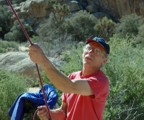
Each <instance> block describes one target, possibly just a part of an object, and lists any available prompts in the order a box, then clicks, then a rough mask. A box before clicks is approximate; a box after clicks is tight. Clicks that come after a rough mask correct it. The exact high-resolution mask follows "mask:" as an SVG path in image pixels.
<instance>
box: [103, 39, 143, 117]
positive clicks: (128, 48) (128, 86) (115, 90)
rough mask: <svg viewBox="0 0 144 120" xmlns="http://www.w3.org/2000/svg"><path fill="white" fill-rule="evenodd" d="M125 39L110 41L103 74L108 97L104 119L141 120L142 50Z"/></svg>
mask: <svg viewBox="0 0 144 120" xmlns="http://www.w3.org/2000/svg"><path fill="white" fill-rule="evenodd" d="M128 41H129V40H128V39H119V38H115V37H114V38H112V39H111V41H110V45H111V55H110V62H109V63H108V64H107V65H106V66H105V72H106V74H107V75H108V76H109V78H110V96H109V98H108V102H107V106H106V109H105V119H108V120H109V119H110V120H111V119H112V120H132V119H133V120H141V119H142V118H143V117H144V114H143V113H144V101H143V100H144V97H143V94H144V90H143V86H144V68H143V67H142V66H143V59H144V58H143V57H142V55H143V54H144V52H143V50H140V49H139V48H134V47H133V45H132V44H131V43H129V42H128Z"/></svg>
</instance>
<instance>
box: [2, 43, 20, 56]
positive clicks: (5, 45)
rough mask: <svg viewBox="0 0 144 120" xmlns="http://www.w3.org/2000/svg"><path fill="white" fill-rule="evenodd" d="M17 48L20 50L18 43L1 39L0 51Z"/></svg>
mask: <svg viewBox="0 0 144 120" xmlns="http://www.w3.org/2000/svg"><path fill="white" fill-rule="evenodd" d="M16 50H18V44H17V43H16V42H8V41H2V40H0V53H5V52H8V51H16Z"/></svg>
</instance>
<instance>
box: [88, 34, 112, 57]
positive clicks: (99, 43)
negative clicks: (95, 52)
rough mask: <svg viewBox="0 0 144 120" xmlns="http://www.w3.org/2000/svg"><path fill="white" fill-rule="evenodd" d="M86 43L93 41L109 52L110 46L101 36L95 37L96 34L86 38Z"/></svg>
mask: <svg viewBox="0 0 144 120" xmlns="http://www.w3.org/2000/svg"><path fill="white" fill-rule="evenodd" d="M86 43H87V44H88V43H93V44H98V45H100V46H102V47H103V48H104V50H105V52H106V54H109V53H110V47H109V45H108V44H107V43H106V42H105V40H104V39H103V38H100V37H96V36H91V37H90V38H88V39H87V40H86Z"/></svg>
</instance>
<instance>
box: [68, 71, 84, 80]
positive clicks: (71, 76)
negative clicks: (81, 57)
mask: <svg viewBox="0 0 144 120" xmlns="http://www.w3.org/2000/svg"><path fill="white" fill-rule="evenodd" d="M80 73H81V71H76V72H72V73H71V74H69V76H68V77H69V78H70V79H74V78H75V77H76V76H79V75H80Z"/></svg>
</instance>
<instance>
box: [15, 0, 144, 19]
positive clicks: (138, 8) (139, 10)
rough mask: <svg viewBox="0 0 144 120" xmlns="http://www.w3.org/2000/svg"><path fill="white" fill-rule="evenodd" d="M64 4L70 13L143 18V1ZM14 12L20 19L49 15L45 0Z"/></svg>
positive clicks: (83, 0)
mask: <svg viewBox="0 0 144 120" xmlns="http://www.w3.org/2000/svg"><path fill="white" fill-rule="evenodd" d="M65 3H66V4H68V5H69V6H70V10H71V12H77V11H79V10H87V11H88V12H90V13H94V14H97V13H98V14H99V13H102V14H107V16H111V17H112V18H114V19H119V18H120V17H122V16H123V15H127V14H131V13H136V14H137V15H142V16H144V1H143V0H65ZM16 10H17V11H18V12H19V16H20V17H21V18H25V17H35V18H44V17H46V16H48V15H49V13H50V10H49V5H48V1H47V0H27V1H25V2H22V3H21V4H20V6H18V7H16ZM96 17H97V16H96Z"/></svg>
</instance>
